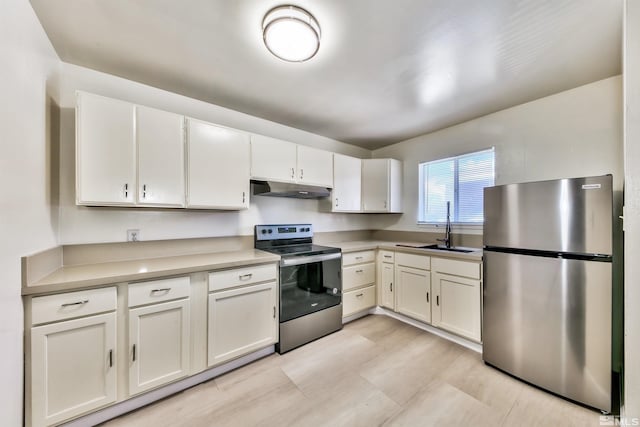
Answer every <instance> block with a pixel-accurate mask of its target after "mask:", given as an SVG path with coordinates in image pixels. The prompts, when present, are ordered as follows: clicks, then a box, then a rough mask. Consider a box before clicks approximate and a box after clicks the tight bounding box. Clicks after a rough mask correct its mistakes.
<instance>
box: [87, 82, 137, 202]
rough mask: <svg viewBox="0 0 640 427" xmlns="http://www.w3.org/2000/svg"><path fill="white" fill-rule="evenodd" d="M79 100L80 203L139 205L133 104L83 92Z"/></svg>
mask: <svg viewBox="0 0 640 427" xmlns="http://www.w3.org/2000/svg"><path fill="white" fill-rule="evenodd" d="M76 101H77V104H76V203H78V204H80V205H99V206H100V205H101V206H113V205H133V204H135V191H136V180H135V178H136V149H135V140H134V126H133V122H134V106H133V104H129V103H127V102H123V101H118V100H115V99H109V98H104V97H102V96H98V95H91V94H88V93H83V92H79V93H78V97H77V100H76Z"/></svg>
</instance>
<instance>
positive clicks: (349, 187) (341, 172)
mask: <svg viewBox="0 0 640 427" xmlns="http://www.w3.org/2000/svg"><path fill="white" fill-rule="evenodd" d="M331 211H332V212H361V211H362V159H358V158H356V157H350V156H344V155H342V154H335V153H334V155H333V191H332V192H331Z"/></svg>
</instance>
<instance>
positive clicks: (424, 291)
mask: <svg viewBox="0 0 640 427" xmlns="http://www.w3.org/2000/svg"><path fill="white" fill-rule="evenodd" d="M396 289H397V292H396V311H397V312H398V313H402V314H405V315H407V316H409V317H412V318H414V319H416V320H420V321H421V322H425V323H431V302H430V293H431V273H430V272H429V271H427V270H420V269H417V268H412V267H405V266H397V267H396Z"/></svg>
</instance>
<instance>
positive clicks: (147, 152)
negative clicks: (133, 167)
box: [136, 106, 185, 207]
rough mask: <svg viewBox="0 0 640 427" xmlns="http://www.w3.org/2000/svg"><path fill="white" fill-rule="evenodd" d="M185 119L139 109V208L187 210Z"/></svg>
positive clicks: (142, 108)
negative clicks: (177, 208) (176, 208)
mask: <svg viewBox="0 0 640 427" xmlns="http://www.w3.org/2000/svg"><path fill="white" fill-rule="evenodd" d="M183 126H184V117H183V116H180V115H178V114H174V113H168V112H166V111H161V110H155V109H153V108H148V107H141V106H137V107H136V141H137V143H138V198H137V201H138V204H139V205H145V206H161V207H184V205H185V184H184V128H183Z"/></svg>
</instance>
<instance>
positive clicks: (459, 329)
mask: <svg viewBox="0 0 640 427" xmlns="http://www.w3.org/2000/svg"><path fill="white" fill-rule="evenodd" d="M432 276H433V287H434V289H433V293H434V295H433V296H434V305H433V325H434V326H437V327H439V328H442V329H446V330H448V331H450V332H453V333H456V334H458V335H461V336H463V337H466V338H469V339H472V340H474V341H478V342H480V341H481V335H480V330H481V311H480V305H481V299H480V297H481V292H480V281H479V280H474V279H467V278H464V277H457V276H450V275H448V274H441V273H432Z"/></svg>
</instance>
